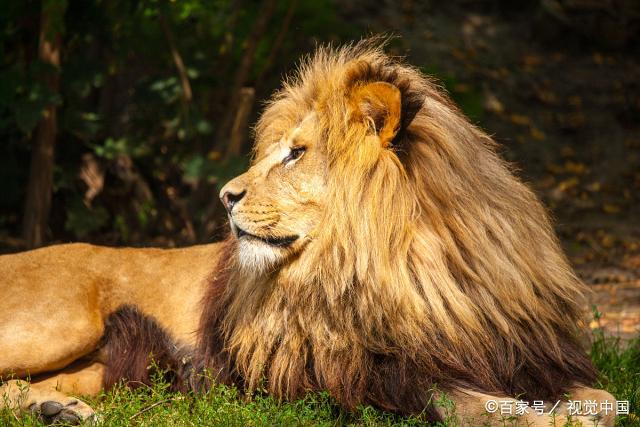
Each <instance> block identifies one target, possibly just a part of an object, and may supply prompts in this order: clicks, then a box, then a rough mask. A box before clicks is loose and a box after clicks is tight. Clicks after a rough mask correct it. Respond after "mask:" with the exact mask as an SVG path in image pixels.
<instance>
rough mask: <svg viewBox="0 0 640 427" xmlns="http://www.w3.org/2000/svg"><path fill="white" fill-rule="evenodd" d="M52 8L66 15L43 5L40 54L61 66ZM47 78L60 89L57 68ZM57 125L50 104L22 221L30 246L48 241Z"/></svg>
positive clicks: (54, 88) (34, 154) (34, 150)
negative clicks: (46, 239)
mask: <svg viewBox="0 0 640 427" xmlns="http://www.w3.org/2000/svg"><path fill="white" fill-rule="evenodd" d="M45 3H46V2H45ZM52 11H55V12H56V13H60V12H62V14H64V9H63V8H56V7H46V6H45V4H43V10H42V16H41V22H40V40H39V47H38V57H39V59H40V61H42V62H43V63H46V64H50V65H52V66H54V67H55V68H56V69H58V68H59V66H60V47H61V44H62V37H61V34H59V33H56V26H55V25H54V24H53V22H55V21H54V20H55V19H57V20H58V22H60V20H61V16H51V14H50V13H49V12H52ZM44 81H45V84H46V85H47V87H48V88H49V90H50V91H51V92H52V93H57V92H58V89H59V83H60V82H59V74H58V72H57V70H56V71H54V72H49V73H48V74H47V75H46V76H45V78H44ZM57 128H58V126H57V120H56V106H55V105H53V104H51V105H48V106H47V107H46V108H45V109H44V111H43V113H42V118H41V119H40V123H38V127H37V129H36V132H35V139H34V141H33V146H32V148H31V166H30V170H29V183H28V185H27V194H26V202H25V208H24V218H23V222H22V226H23V237H24V240H25V245H26V246H27V248H35V247H38V246H42V245H43V243H44V241H45V234H46V230H47V222H48V220H49V210H50V208H51V193H52V191H53V165H54V147H55V141H56V134H57V131H58V129H57Z"/></svg>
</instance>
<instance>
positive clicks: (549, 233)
mask: <svg viewBox="0 0 640 427" xmlns="http://www.w3.org/2000/svg"><path fill="white" fill-rule="evenodd" d="M398 103H399V104H398ZM301 144H304V145H306V146H307V147H308V149H307V151H306V153H305V154H304V156H303V157H302V158H301V159H300V160H296V161H293V162H290V163H287V164H285V160H284V159H286V156H288V155H289V153H290V152H291V149H292V147H293V146H295V145H301ZM283 156H284V157H283ZM227 190H229V191H235V192H236V193H241V194H245V193H246V196H244V198H243V199H242V201H240V202H239V203H238V205H237V206H236V208H235V210H234V211H233V212H231V213H230V218H231V219H232V221H231V223H232V229H233V230H234V231H235V232H236V233H237V232H238V227H240V226H242V228H243V230H244V231H245V232H247V233H250V234H253V235H255V236H260V237H261V238H263V239H264V238H285V237H290V236H298V238H297V239H296V240H295V241H294V243H292V244H291V245H290V246H287V247H271V246H269V245H268V244H267V243H264V240H263V241H262V242H261V241H260V239H255V238H250V237H246V236H245V237H242V236H241V237H240V238H239V239H237V238H235V237H230V238H229V239H227V241H226V242H225V243H224V244H223V245H211V246H203V247H194V248H189V249H180V250H166V251H161V250H143V249H122V250H114V249H106V248H98V247H92V246H87V245H65V246H59V247H53V248H47V249H43V250H38V251H32V252H27V253H24V254H17V255H10V256H5V257H0V273H3V274H1V275H0V280H2V279H4V278H5V277H8V278H9V279H7V280H11V282H6V283H8V284H7V285H3V286H0V294H1V296H2V297H3V298H4V301H9V303H10V307H11V310H9V311H7V312H5V315H4V316H3V315H2V314H0V321H2V322H3V323H4V325H7V326H8V327H6V328H4V329H0V349H2V351H0V375H6V374H7V373H11V372H13V373H15V374H17V375H18V376H25V375H26V374H28V373H32V374H33V373H52V374H51V375H52V376H51V378H49V379H47V380H46V381H43V382H41V383H40V382H35V383H33V384H32V390H31V392H30V398H29V399H25V400H22V401H21V402H23V403H24V404H26V405H30V404H31V403H30V402H35V403H38V402H43V401H46V400H47V398H48V396H49V397H50V398H51V399H53V398H55V399H58V400H59V395H60V392H58V391H55V390H53V389H52V388H51V384H53V383H55V382H56V381H57V380H58V379H59V378H62V377H63V376H64V375H66V373H65V372H66V370H67V369H70V365H69V363H71V362H72V361H74V360H78V359H80V358H91V357H93V356H94V355H98V356H99V355H101V354H102V355H103V356H104V354H107V355H109V357H107V358H106V362H107V366H106V367H105V366H103V365H102V364H99V368H100V369H99V371H100V372H102V370H103V369H104V371H105V373H104V374H105V378H107V379H110V381H111V382H113V381H116V380H117V378H116V377H121V376H123V377H135V378H129V379H133V380H142V381H144V380H148V378H147V377H146V376H145V375H146V371H144V367H143V366H142V365H143V364H144V362H145V361H146V360H147V356H148V353H149V351H151V352H153V353H155V354H158V355H160V358H161V359H163V362H164V363H166V364H167V365H168V366H167V367H169V368H175V369H176V370H175V372H176V373H177V374H178V377H179V378H182V375H185V377H184V378H186V379H185V381H189V382H190V386H191V387H194V388H200V387H201V386H203V385H204V386H205V387H206V386H207V384H198V381H197V379H198V378H202V377H201V376H198V375H192V374H191V375H190V374H188V373H186V372H185V370H184V366H174V365H176V364H183V363H184V362H183V359H182V356H184V355H186V356H185V357H186V358H187V360H188V362H189V364H192V365H193V367H194V369H195V372H196V374H198V373H199V372H200V371H201V370H203V369H210V370H211V373H212V374H213V375H214V377H215V379H216V380H217V381H220V382H226V383H234V384H237V385H239V386H240V387H243V388H246V389H247V390H248V391H252V390H255V389H256V387H257V386H258V384H264V385H265V386H266V388H267V390H268V391H269V393H271V394H272V395H274V396H275V397H278V398H290V399H292V398H297V397H300V396H302V395H303V394H304V393H306V392H308V391H314V390H328V391H329V392H330V394H331V395H332V396H333V397H334V398H335V399H336V400H337V401H338V402H339V403H340V404H341V405H343V406H344V407H346V408H354V407H355V406H357V405H359V404H373V405H375V406H377V407H379V408H383V409H387V410H392V411H396V412H398V413H402V414H416V413H422V412H425V413H426V414H427V416H428V418H431V419H438V418H440V417H441V416H442V411H440V410H438V409H437V408H435V407H434V405H433V398H437V397H438V396H440V395H441V392H447V393H448V394H449V395H450V396H451V397H452V398H453V400H454V402H456V404H457V405H458V409H457V410H458V412H459V413H460V414H463V415H464V416H465V417H466V416H469V417H470V418H475V419H476V421H477V418H478V417H483V414H482V412H483V408H484V402H485V401H486V399H488V398H499V397H503V396H510V397H512V398H513V397H518V398H523V399H525V400H530V401H531V400H534V399H535V400H547V401H549V400H552V399H556V398H559V397H561V395H562V394H563V393H564V392H570V393H576V394H577V395H578V396H581V397H584V398H586V397H587V396H588V397H590V398H598V399H609V400H613V397H612V396H611V395H609V394H608V393H606V392H604V391H598V390H593V389H590V388H589V386H590V385H591V384H592V383H593V381H594V378H595V371H594V369H593V367H592V365H591V362H590V360H589V358H588V357H587V355H586V353H585V352H584V350H583V349H582V348H581V347H580V345H579V342H578V339H577V331H578V330H579V328H581V327H582V326H584V325H583V324H582V322H581V311H580V307H582V306H583V293H584V291H585V289H584V287H583V285H582V284H581V283H580V281H579V280H578V279H577V278H576V276H575V274H574V273H573V271H572V270H571V268H570V266H569V265H568V263H567V260H566V258H565V257H564V255H563V253H562V251H561V249H560V247H559V244H558V241H557V239H556V237H555V235H554V233H553V230H552V227H551V225H550V222H549V219H548V216H547V214H546V212H545V210H544V208H543V207H542V205H541V204H540V202H539V201H538V199H537V198H536V197H535V195H534V194H533V193H532V192H531V191H530V190H529V189H528V188H527V187H526V186H525V185H523V184H522V183H521V182H520V181H519V180H518V179H517V178H516V177H515V175H514V174H513V172H512V171H511V169H510V167H509V165H508V164H506V163H505V162H504V161H503V160H501V159H500V157H499V156H498V155H497V154H496V146H495V144H494V142H493V141H492V140H491V138H490V137H488V136H487V135H486V134H485V133H483V132H482V131H481V130H479V129H477V128H476V127H474V126H473V125H471V124H470V123H469V122H468V120H467V119H465V118H464V117H463V116H462V114H461V113H460V112H459V111H458V110H457V109H456V107H455V106H454V105H453V104H452V103H451V101H450V100H449V98H448V97H447V96H446V94H444V93H443V91H442V90H441V89H440V88H439V87H438V86H437V85H436V84H434V83H433V82H432V81H430V80H429V79H428V78H427V77H425V76H423V75H422V74H421V73H420V72H418V71H417V70H416V69H413V68H411V67H409V66H407V65H404V64H402V63H401V62H400V61H397V60H395V59H393V58H390V57H388V56H386V55H384V54H383V52H382V50H381V48H380V47H379V46H378V45H375V43H373V44H372V43H370V42H363V43H360V44H357V45H355V46H348V47H344V48H341V49H331V48H321V49H320V50H319V51H318V52H317V53H316V54H315V55H314V56H313V57H310V58H308V59H307V60H306V61H304V62H303V64H302V65H301V66H300V69H299V71H298V73H297V74H296V75H294V76H292V77H291V78H290V79H288V80H287V82H286V84H285V86H284V88H283V89H282V90H281V91H280V92H279V93H277V94H276V95H275V96H274V98H273V99H272V101H271V102H270V103H269V104H268V105H267V107H266V109H265V111H264V113H263V115H262V117H261V119H260V121H259V123H258V125H257V129H256V145H255V153H254V160H253V164H252V167H251V168H250V169H249V171H247V172H246V173H245V174H243V175H241V176H240V177H238V178H235V179H234V180H232V181H231V182H230V183H228V184H227V185H226V186H225V187H224V188H223V193H224V191H227ZM243 192H244V193H243ZM34 301H35V302H36V303H34ZM196 301H200V303H199V304H198V303H196ZM123 305H134V306H136V307H137V310H134V309H124V310H122V311H120V312H117V310H118V308H119V307H122V306H123ZM114 312H115V313H116V314H115V315H114V314H113V313H114ZM25 313H28V314H29V317H30V318H31V319H37V321H38V322H39V328H33V327H31V326H30V327H27V326H25V325H27V321H26V320H24V317H21V316H26V314H25ZM110 315H112V316H115V317H112V318H111V321H110V326H109V328H108V329H107V335H108V336H107V341H106V347H104V348H103V349H102V352H95V350H96V349H97V347H99V343H100V336H101V335H102V333H103V331H104V323H105V322H106V319H108V318H109V316H110ZM61 319H62V320H61ZM198 319H199V323H198ZM127 328H130V329H127ZM158 338H159V341H158ZM173 341H175V343H176V344H179V345H182V346H183V348H182V350H181V351H180V352H178V353H175V352H173V350H171V348H172V347H173V345H174V343H173ZM102 342H103V343H104V342H105V341H102ZM135 343H138V344H140V345H138V346H135V345H134V344H135ZM129 347H134V348H131V349H129ZM169 347H171V348H169ZM32 349H38V350H41V351H33V350H32ZM118 349H119V350H118ZM168 349H169V350H170V351H169V350H168ZM111 350H114V351H115V352H113V353H109V352H110V351H111ZM118 351H120V352H127V351H134V352H135V351H138V352H142V353H144V354H131V353H128V354H127V356H126V357H127V358H128V359H126V360H132V361H135V364H131V365H123V364H122V363H110V362H109V360H111V361H114V360H116V361H118V360H120V359H119V355H118ZM185 351H186V352H187V353H185ZM138 356H142V357H138ZM122 360H125V359H122ZM99 361H102V362H104V361H105V360H99ZM120 361H121V360H120ZM140 361H142V362H140ZM129 368H131V369H129ZM60 369H62V370H61V371H58V370H60ZM94 371H95V369H94ZM94 371H91V372H89V371H87V374H86V375H84V374H83V373H84V371H80V372H78V375H75V376H73V378H74V382H78V381H85V380H81V378H89V377H90V378H94V377H95V372H94ZM80 374H83V375H80ZM76 379H77V380H76ZM124 379H126V378H124ZM263 381H264V382H263ZM86 382H87V384H88V382H89V380H86ZM67 383H69V384H71V382H70V381H67ZM183 385H184V384H179V385H178V387H182V386H183ZM65 387H66V386H65ZM92 387H93V388H92V390H93V389H94V388H95V384H93V383H92ZM67 390H72V388H71V387H70V386H69V388H64V389H63V391H64V392H67ZM434 390H435V391H434ZM0 391H2V392H7V393H9V394H11V393H13V392H14V391H15V384H13V383H12V382H8V383H6V384H5V385H3V386H1V387H0ZM56 393H57V394H56ZM12 399H13V398H12ZM13 401H15V399H13ZM21 404H22V403H21ZM21 404H17V403H16V405H18V406H19V405H21ZM23 406H24V405H23ZM82 417H83V418H86V414H83V415H82ZM525 418H526V420H525V421H526V422H532V423H534V424H536V425H546V424H547V423H548V420H547V419H546V418H544V417H537V416H535V415H530V416H528V417H525ZM476 421H471V424H470V425H473V423H475V422H476ZM490 421H491V422H493V421H496V422H499V420H498V419H495V418H493V419H491V420H490ZM612 423H613V416H610V417H609V418H607V419H606V420H605V424H606V425H612Z"/></svg>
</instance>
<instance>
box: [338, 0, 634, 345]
mask: <svg viewBox="0 0 640 427" xmlns="http://www.w3.org/2000/svg"><path fill="white" fill-rule="evenodd" d="M370 3H371V2H368V1H366V0H354V1H351V2H346V3H345V4H344V6H343V8H344V14H345V16H346V17H347V18H348V19H351V20H353V21H354V22H356V23H358V25H362V26H363V27H365V28H368V29H369V30H370V31H371V32H372V33H378V32H386V33H389V32H390V33H391V34H394V35H398V36H399V38H398V39H397V40H393V41H392V42H391V46H390V49H391V51H392V52H397V53H398V54H399V55H403V56H405V55H406V57H407V61H408V62H410V63H411V64H413V65H415V66H417V67H420V68H421V69H423V70H425V71H427V72H435V73H436V74H437V75H438V76H439V77H440V78H441V79H442V81H443V83H444V85H445V86H446V88H447V89H448V90H449V92H450V93H451V95H452V96H453V98H454V99H455V100H456V101H457V102H458V103H459V105H461V107H462V109H463V110H464V111H465V112H466V113H467V114H468V115H470V116H471V117H472V120H474V121H475V122H476V123H477V124H478V125H479V126H481V127H482V128H484V129H485V130H486V131H487V132H488V133H490V134H492V135H493V136H494V137H495V139H496V140H497V141H498V142H500V143H501V144H502V145H503V147H504V151H503V155H504V156H505V157H506V158H507V159H508V160H510V161H512V162H513V163H514V165H515V166H516V168H517V169H519V173H520V175H521V176H522V177H523V179H524V180H526V181H527V182H528V183H529V184H530V185H531V186H532V187H533V188H534V189H535V191H536V192H537V193H538V195H539V196H540V197H541V198H542V199H543V200H544V202H545V203H546V205H547V206H548V207H549V209H550V211H551V213H552V215H553V216H554V219H555V222H556V230H557V232H558V235H559V236H560V238H561V240H562V243H563V245H564V247H565V249H566V251H567V254H568V256H569V258H570V259H571V262H572V263H573V265H574V267H575V268H576V271H577V272H578V274H579V275H580V276H581V277H582V278H583V279H584V281H585V282H586V283H587V284H589V285H590V287H591V288H592V289H593V291H594V293H593V295H592V296H591V298H590V303H591V304H592V305H595V306H596V307H597V310H598V311H599V312H600V313H602V315H601V317H600V319H599V320H594V321H593V322H591V326H592V327H604V328H605V329H606V331H608V332H610V333H612V334H615V335H619V336H621V337H623V338H629V337H632V336H637V335H638V332H639V331H640V52H638V50H639V49H638V46H637V45H635V47H631V48H630V47H629V46H628V45H624V44H623V43H621V42H620V41H619V40H617V41H613V42H612V40H611V39H612V37H609V36H610V35H611V34H613V35H616V34H618V33H616V32H609V33H606V34H605V33H598V34H596V33H597V32H598V31H599V28H600V27H604V26H605V24H607V22H606V21H604V20H605V19H606V16H604V15H598V14H597V13H595V12H594V13H592V15H586V14H587V13H591V12H590V11H586V12H584V11H580V12H581V13H582V15H580V17H583V16H587V17H589V18H591V20H590V21H585V22H589V25H591V27H587V28H586V30H592V34H589V32H588V31H586V32H585V31H582V32H581V31H578V30H577V27H576V26H573V25H572V24H575V23H574V22H564V23H562V22H558V21H557V20H556V19H555V18H554V17H552V16H550V15H549V14H548V13H546V12H545V11H540V10H538V9H535V8H533V9H532V8H529V9H527V10H517V6H515V7H514V6H512V9H510V10H503V9H501V10H496V9H495V8H490V7H487V3H490V2H485V3H483V2H467V3H468V4H467V5H466V6H464V7H463V6H461V5H460V4H464V2H451V4H448V5H442V4H439V6H438V7H436V6H435V5H434V3H435V2H412V1H402V2H398V3H396V2H379V3H376V7H373V6H371V5H370ZM494 3H495V2H494ZM514 4H518V2H515V3H514ZM522 4H524V2H523V3H522ZM363 11H365V12H366V13H363ZM603 16H604V17H603ZM581 22H582V21H581ZM580 29H582V30H585V26H584V25H583V26H582V27H580ZM605 36H607V37H608V38H606V39H605V40H602V39H603V38H605ZM613 39H615V37H613ZM589 308H590V309H592V307H589Z"/></svg>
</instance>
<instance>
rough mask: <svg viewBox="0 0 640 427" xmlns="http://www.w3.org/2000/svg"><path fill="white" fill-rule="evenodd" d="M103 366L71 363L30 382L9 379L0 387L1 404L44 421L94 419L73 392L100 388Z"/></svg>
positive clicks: (95, 390)
mask: <svg viewBox="0 0 640 427" xmlns="http://www.w3.org/2000/svg"><path fill="white" fill-rule="evenodd" d="M103 373H104V365H102V364H101V363H97V362H96V363H88V364H82V365H76V366H70V367H68V368H66V369H64V370H62V371H60V372H58V373H56V374H53V375H52V376H49V377H46V378H41V379H36V380H34V381H33V382H28V381H25V380H11V381H7V382H6V383H4V384H2V386H0V398H1V400H0V407H3V408H7V407H8V408H10V409H12V410H14V411H16V412H24V411H30V412H32V413H35V414H37V415H38V416H39V417H40V418H41V419H42V420H43V421H44V422H45V423H47V424H49V423H56V422H65V423H70V424H78V423H81V422H83V421H92V420H94V419H95V412H94V410H93V409H92V408H91V407H90V406H89V405H87V404H86V403H84V402H83V401H81V400H79V399H77V398H75V397H72V395H96V394H98V393H99V392H100V390H101V388H102V378H103Z"/></svg>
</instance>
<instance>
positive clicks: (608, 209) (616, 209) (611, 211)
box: [602, 203, 621, 214]
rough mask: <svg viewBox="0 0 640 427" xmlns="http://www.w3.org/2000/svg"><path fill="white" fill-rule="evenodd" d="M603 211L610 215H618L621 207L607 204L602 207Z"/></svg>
mask: <svg viewBox="0 0 640 427" xmlns="http://www.w3.org/2000/svg"><path fill="white" fill-rule="evenodd" d="M602 210H603V211H605V212H606V213H608V214H617V213H618V212H620V211H621V209H620V206H618V205H614V204H611V203H605V204H604V205H602Z"/></svg>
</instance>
